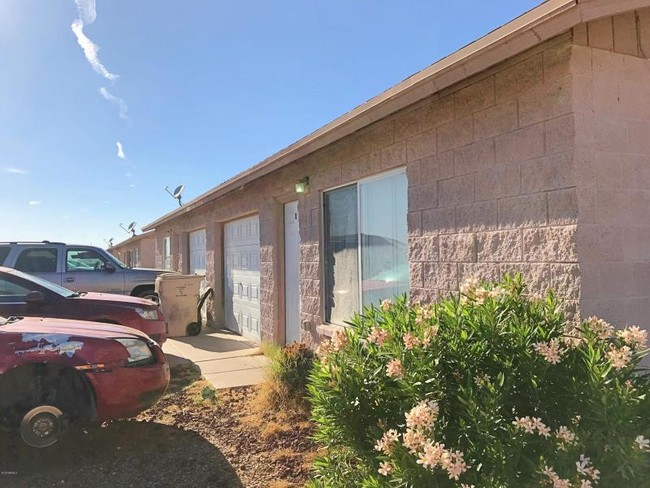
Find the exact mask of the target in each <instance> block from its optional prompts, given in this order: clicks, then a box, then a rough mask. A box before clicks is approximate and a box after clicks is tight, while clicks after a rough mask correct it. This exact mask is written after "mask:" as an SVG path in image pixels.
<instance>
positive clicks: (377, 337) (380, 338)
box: [368, 326, 388, 347]
mask: <svg viewBox="0 0 650 488" xmlns="http://www.w3.org/2000/svg"><path fill="white" fill-rule="evenodd" d="M387 340H388V331H386V330H384V329H382V328H380V327H378V326H374V327H373V328H372V330H371V331H370V334H369V335H368V342H370V343H373V344H377V345H378V346H379V347H381V346H383V345H384V342H386V341H387Z"/></svg>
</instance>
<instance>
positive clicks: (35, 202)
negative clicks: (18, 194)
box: [29, 200, 43, 206]
mask: <svg viewBox="0 0 650 488" xmlns="http://www.w3.org/2000/svg"><path fill="white" fill-rule="evenodd" d="M42 203H43V202H42V201H40V200H30V201H29V205H31V206H34V205H41V204H42Z"/></svg>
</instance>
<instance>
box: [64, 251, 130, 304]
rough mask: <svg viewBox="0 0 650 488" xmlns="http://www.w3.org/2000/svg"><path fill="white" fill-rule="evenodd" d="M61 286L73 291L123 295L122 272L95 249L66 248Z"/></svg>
mask: <svg viewBox="0 0 650 488" xmlns="http://www.w3.org/2000/svg"><path fill="white" fill-rule="evenodd" d="M62 284H63V286H65V287H66V288H70V289H71V290H74V291H93V292H98V293H117V294H124V270H123V269H121V268H119V267H116V266H115V265H114V264H113V263H112V262H110V261H109V260H108V259H107V258H106V257H105V256H103V255H102V254H100V253H99V252H97V251H96V250H95V249H92V248H84V247H68V248H67V249H66V251H65V269H64V271H63V280H62Z"/></svg>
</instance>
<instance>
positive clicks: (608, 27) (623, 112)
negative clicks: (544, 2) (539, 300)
mask: <svg viewBox="0 0 650 488" xmlns="http://www.w3.org/2000/svg"><path fill="white" fill-rule="evenodd" d="M574 43H575V46H574V48H573V55H572V61H571V65H572V72H573V74H574V87H573V91H574V97H575V120H576V172H577V176H578V185H579V186H578V202H579V220H580V224H579V229H578V253H579V256H580V268H581V274H582V293H581V299H580V306H581V310H582V313H583V316H588V315H591V314H595V315H599V316H601V317H603V318H605V319H606V320H609V321H612V322H613V323H616V324H617V325H624V324H633V323H634V324H637V325H639V326H643V327H646V328H647V327H648V325H650V61H649V60H648V59H647V57H648V55H649V54H650V10H647V9H645V10H642V11H638V12H630V13H628V14H625V15H620V16H617V17H613V18H606V19H602V20H599V21H598V22H592V23H589V24H585V25H582V26H580V27H578V28H576V29H575V35H574Z"/></svg>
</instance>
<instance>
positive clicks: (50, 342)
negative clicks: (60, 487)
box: [0, 317, 169, 447]
mask: <svg viewBox="0 0 650 488" xmlns="http://www.w3.org/2000/svg"><path fill="white" fill-rule="evenodd" d="M168 383H169V366H168V364H167V363H166V361H165V355H164V354H163V352H162V349H161V348H160V346H158V345H157V344H156V343H155V342H154V341H152V340H151V339H150V338H149V337H147V336H146V335H145V334H143V333H142V332H140V331H137V330H135V329H131V328H128V327H122V326H120V325H111V324H101V323H93V322H84V321H75V320H63V319H50V318H36V317H28V318H20V317H13V318H10V319H3V318H1V317H0V427H3V428H5V429H7V428H8V429H20V433H21V435H22V438H23V440H24V441H25V442H27V443H28V444H29V445H31V446H34V447H47V446H49V445H52V444H54V443H55V442H56V441H57V440H58V438H59V437H60V435H61V434H62V433H63V431H64V427H65V426H66V425H67V424H68V423H69V422H71V421H96V422H104V421H107V420H113V419H119V418H126V417H132V416H134V415H137V414H138V413H140V412H141V411H143V410H145V409H147V408H149V407H150V406H151V405H153V404H154V403H155V402H156V401H158V399H159V398H160V397H161V396H162V395H163V393H164V392H165V389H166V388H167V385H168Z"/></svg>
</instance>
